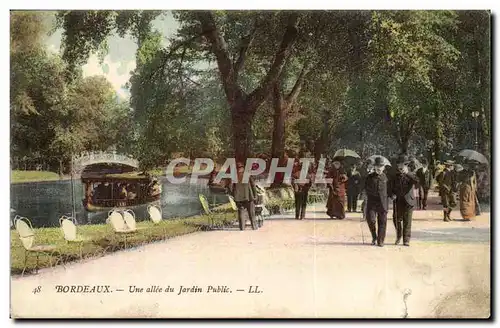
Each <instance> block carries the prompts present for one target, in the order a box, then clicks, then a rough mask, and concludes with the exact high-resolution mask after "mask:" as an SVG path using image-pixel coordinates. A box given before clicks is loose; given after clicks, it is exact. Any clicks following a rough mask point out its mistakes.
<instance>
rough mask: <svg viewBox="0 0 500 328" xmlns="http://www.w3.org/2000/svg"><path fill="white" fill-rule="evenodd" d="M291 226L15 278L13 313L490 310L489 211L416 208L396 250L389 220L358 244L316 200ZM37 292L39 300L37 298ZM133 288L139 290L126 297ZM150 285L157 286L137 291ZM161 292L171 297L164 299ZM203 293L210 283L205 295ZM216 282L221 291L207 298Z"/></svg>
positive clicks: (364, 232) (210, 236)
mask: <svg viewBox="0 0 500 328" xmlns="http://www.w3.org/2000/svg"><path fill="white" fill-rule="evenodd" d="M457 215H459V213H458V211H456V212H455V217H456V216H457ZM391 217H392V213H389V218H391ZM452 217H453V215H452ZM292 218H293V214H290V215H281V216H275V217H273V218H272V219H270V220H267V221H266V222H265V225H264V227H262V228H261V229H259V230H257V231H252V230H246V231H238V230H232V231H213V232H200V233H195V234H191V235H186V236H181V237H178V238H174V239H171V240H168V241H164V242H160V243H155V244H151V245H147V246H143V247H140V248H137V249H133V250H129V251H123V252H119V253H115V254H112V255H108V256H105V257H102V258H98V259H95V260H89V261H85V262H82V263H74V264H70V265H66V268H63V267H57V268H55V269H46V270H43V271H40V273H39V274H37V275H33V276H25V277H15V278H14V277H13V278H12V279H11V280H12V281H11V313H12V316H13V317H23V318H27V317H64V318H68V317H71V318H81V317H92V318H111V317H112V318H116V317H120V318H130V317H141V318H159V317H169V318H175V317H197V318H199V317H233V318H234V317H243V318H251V317H266V318H269V317H272V318H275V317H286V318H294V317H295V318H298V317H302V318H304V317H308V318H311V317H318V318H348V317H354V318H375V317H378V318H401V317H409V318H422V317H483V318H484V317H488V316H489V314H490V242H489V213H483V215H481V216H480V217H478V218H477V220H475V221H473V222H459V221H453V222H449V223H446V222H443V221H442V218H441V211H440V209H439V207H438V206H437V205H433V206H431V208H430V210H428V211H416V212H414V221H413V239H412V241H411V246H410V247H404V246H395V245H393V243H394V239H395V233H394V232H395V231H394V227H393V225H392V221H391V220H390V221H388V229H387V238H386V246H385V247H383V248H380V247H375V246H371V245H368V244H363V237H364V241H365V243H369V242H370V241H371V238H370V237H369V230H368V227H367V225H366V222H360V213H348V217H347V219H345V220H329V219H327V216H326V214H325V210H324V204H319V205H316V206H311V207H309V208H308V211H307V214H306V220H303V221H297V220H294V219H292ZM247 229H249V228H247ZM57 285H62V286H64V285H90V286H91V287H92V286H95V285H99V286H101V285H109V288H110V290H111V291H112V293H57V292H56V286H57ZM38 286H40V292H38V293H34V290H36V288H37V287H38ZM130 286H136V287H137V288H144V291H143V292H142V293H139V292H137V293H130V290H129V289H130ZM151 286H158V287H159V288H162V289H163V290H162V292H149V293H148V292H146V291H147V290H146V289H147V288H148V287H151ZM168 286H170V287H171V288H172V289H173V291H172V292H165V289H167V287H168ZM180 286H183V287H188V288H191V287H193V286H197V287H199V288H201V289H202V290H203V292H201V293H189V292H185V293H181V294H180V295H178V294H179V288H180ZM208 286H212V287H213V288H212V289H211V290H210V291H211V292H210V293H207V289H208ZM219 286H221V287H220V288H219V290H226V291H228V292H227V293H213V292H212V291H214V290H217V288H218V287H219ZM222 286H227V288H228V289H225V288H223V287H222ZM251 286H253V287H251ZM255 286H258V289H257V290H256V287H255ZM91 287H89V289H90V288H91ZM100 289H101V288H98V289H96V290H100ZM120 289H121V290H123V291H119V290H120ZM238 290H243V291H238ZM249 290H250V291H257V292H256V293H249ZM229 291H230V292H229Z"/></svg>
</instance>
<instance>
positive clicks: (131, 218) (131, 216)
mask: <svg viewBox="0 0 500 328" xmlns="http://www.w3.org/2000/svg"><path fill="white" fill-rule="evenodd" d="M122 215H123V219H124V220H125V224H126V225H127V227H128V230H131V231H132V230H134V231H135V230H137V223H136V221H135V213H134V212H133V211H132V210H124V211H123V213H122Z"/></svg>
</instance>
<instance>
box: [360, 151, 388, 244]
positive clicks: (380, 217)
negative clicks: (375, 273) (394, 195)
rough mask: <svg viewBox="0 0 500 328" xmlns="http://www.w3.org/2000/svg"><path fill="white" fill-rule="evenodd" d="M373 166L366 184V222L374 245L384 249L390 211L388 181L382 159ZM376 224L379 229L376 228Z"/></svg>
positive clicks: (377, 160)
mask: <svg viewBox="0 0 500 328" xmlns="http://www.w3.org/2000/svg"><path fill="white" fill-rule="evenodd" d="M373 166H374V172H372V173H370V174H369V175H368V177H367V178H366V182H365V192H366V196H367V201H366V215H367V217H366V221H367V223H368V227H369V228H370V232H371V234H372V245H375V243H377V245H378V246H380V247H383V246H384V240H385V233H386V229H387V211H388V209H389V202H388V198H387V185H388V180H387V176H386V175H385V173H384V164H383V161H382V158H380V157H377V158H375V163H374V164H373ZM376 223H377V226H378V229H377V228H376V226H375V225H376ZM377 230H378V231H377ZM377 232H378V233H377Z"/></svg>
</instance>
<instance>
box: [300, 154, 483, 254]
mask: <svg viewBox="0 0 500 328" xmlns="http://www.w3.org/2000/svg"><path fill="white" fill-rule="evenodd" d="M342 162H343V161H342V160H341V159H334V160H333V163H332V165H331V167H329V169H328V171H327V175H326V177H327V178H330V179H331V182H330V183H328V185H327V186H328V190H329V194H328V200H327V204H326V209H327V211H326V213H327V215H328V216H329V217H330V218H332V219H344V218H345V207H346V204H345V202H346V199H347V211H348V212H356V211H357V206H358V199H359V197H360V195H362V199H363V205H362V211H363V217H364V218H365V219H366V221H367V223H368V226H369V229H370V232H371V235H372V245H378V246H381V247H382V246H384V242H385V235H386V223H387V213H388V210H389V201H392V205H393V222H394V226H395V229H396V241H395V244H396V245H398V244H400V243H401V241H402V242H403V245H405V246H409V245H410V238H411V224H412V217H413V211H414V210H415V209H419V210H426V209H427V205H428V203H427V198H428V194H429V190H430V189H431V187H432V185H433V181H434V180H436V181H437V183H438V187H439V191H440V195H441V203H442V205H443V220H444V221H445V222H449V221H451V217H450V213H451V211H452V209H453V208H454V207H455V206H456V202H455V197H456V195H455V194H456V193H457V192H458V193H459V200H460V213H461V215H462V217H463V219H464V220H471V219H472V218H473V217H474V216H475V215H477V214H478V201H477V196H476V190H477V183H476V181H475V180H476V179H475V173H474V166H473V165H471V166H465V167H464V166H461V165H460V166H458V167H459V168H460V171H459V173H458V174H457V172H454V170H453V169H454V167H455V164H454V162H453V161H447V162H445V168H444V170H443V171H441V172H438V174H437V175H436V176H435V174H434V172H433V171H432V170H431V169H430V168H429V166H428V163H427V161H426V160H425V159H423V160H422V161H421V165H419V166H418V167H417V165H416V164H415V161H414V160H411V159H410V158H409V157H408V156H404V155H402V156H400V157H399V158H398V159H397V160H396V162H395V163H394V164H395V165H394V166H392V165H390V164H389V163H387V162H386V160H385V159H384V158H382V157H376V158H375V160H374V162H371V161H368V162H365V163H364V164H362V165H360V166H358V165H352V166H350V167H349V169H348V170H346V169H345V168H344V166H343V163H342ZM301 169H302V166H301V164H300V163H297V164H296V167H295V169H294V171H293V174H292V186H293V188H294V192H295V204H296V206H295V218H296V219H299V220H300V219H304V217H305V211H306V206H307V197H308V191H309V189H310V188H311V186H312V182H311V181H313V180H314V166H313V168H312V170H310V171H309V173H308V179H309V178H311V179H309V181H310V182H308V183H299V182H298V180H299V177H300V172H301Z"/></svg>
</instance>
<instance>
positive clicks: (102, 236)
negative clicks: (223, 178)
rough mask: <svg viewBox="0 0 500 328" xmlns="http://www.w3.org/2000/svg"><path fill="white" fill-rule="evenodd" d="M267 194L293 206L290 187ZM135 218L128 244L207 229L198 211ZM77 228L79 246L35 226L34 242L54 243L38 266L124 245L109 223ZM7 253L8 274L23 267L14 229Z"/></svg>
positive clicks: (223, 212) (226, 220) (31, 260)
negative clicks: (175, 216) (156, 220)
mask: <svg viewBox="0 0 500 328" xmlns="http://www.w3.org/2000/svg"><path fill="white" fill-rule="evenodd" d="M268 197H269V198H268V207H269V210H272V208H276V209H281V210H288V209H291V208H293V206H294V200H293V193H292V192H291V191H290V190H275V191H273V192H270V191H268ZM212 211H213V212H214V214H213V218H214V223H215V224H216V225H226V226H227V225H230V224H231V223H232V222H234V221H236V220H237V215H236V213H235V212H234V211H233V210H232V209H231V205H230V204H229V203H227V204H223V205H219V206H217V207H215V208H213V209H212ZM273 212H275V211H273ZM277 212H280V211H277ZM138 221H139V222H137V227H138V228H139V229H138V231H137V232H136V233H134V234H130V235H127V239H126V243H127V245H126V246H127V248H130V247H134V246H140V245H144V244H148V243H152V242H155V241H161V240H165V239H169V238H172V237H177V236H181V235H185V234H189V233H193V232H197V231H204V230H207V226H208V223H209V217H208V216H207V215H200V216H195V217H190V218H179V219H168V220H162V221H161V222H160V223H157V224H155V223H153V222H152V221H150V220H145V221H140V220H138ZM77 231H78V234H79V235H81V236H84V237H86V238H87V239H88V241H85V242H83V243H82V244H81V248H80V244H75V243H68V242H66V241H65V240H64V237H63V233H62V230H61V228H59V227H54V228H38V229H34V232H35V242H34V245H35V246H36V245H54V246H56V251H55V252H54V253H53V254H40V257H39V262H38V268H45V267H49V266H50V265H51V263H52V264H54V263H61V262H63V263H67V262H71V261H77V260H79V259H80V250H81V253H82V258H84V259H85V258H94V257H100V256H104V255H105V254H107V253H112V252H115V251H119V250H122V249H124V248H125V238H124V236H123V235H118V234H115V233H114V232H113V229H112V227H111V226H110V225H109V224H97V225H79V226H78V227H77ZM10 256H11V261H10V267H11V274H13V275H16V274H20V273H21V272H22V270H23V268H24V260H25V250H24V248H23V245H22V244H21V241H20V239H19V235H18V233H17V231H16V230H15V229H11V231H10ZM35 266H36V254H29V256H28V261H27V265H26V271H25V273H28V272H32V271H34V269H35Z"/></svg>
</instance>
